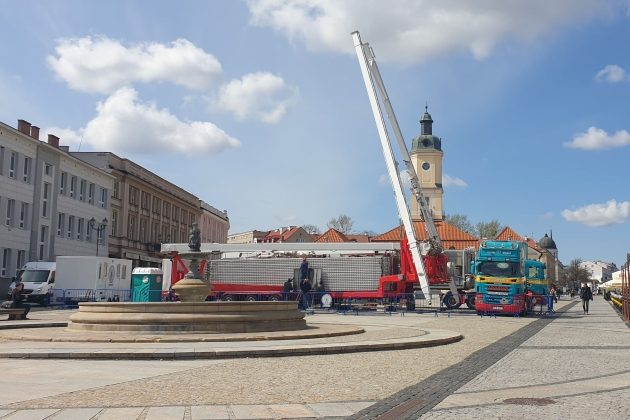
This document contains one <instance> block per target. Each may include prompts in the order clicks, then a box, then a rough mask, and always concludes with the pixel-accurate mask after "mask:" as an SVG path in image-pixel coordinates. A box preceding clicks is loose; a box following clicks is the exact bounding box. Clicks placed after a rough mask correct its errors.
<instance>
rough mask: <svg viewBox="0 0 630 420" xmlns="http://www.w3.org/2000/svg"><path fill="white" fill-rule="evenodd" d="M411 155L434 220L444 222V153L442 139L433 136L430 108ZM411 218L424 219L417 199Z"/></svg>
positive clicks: (421, 120) (422, 122)
mask: <svg viewBox="0 0 630 420" xmlns="http://www.w3.org/2000/svg"><path fill="white" fill-rule="evenodd" d="M410 155H411V163H412V164H413V166H414V168H416V173H417V174H418V181H419V182H420V187H421V188H422V193H423V194H424V196H425V198H426V199H427V202H428V205H429V209H431V214H432V216H433V219H435V220H443V219H444V207H443V206H442V196H443V194H444V191H443V189H442V161H443V159H444V152H442V139H440V138H439V137H437V136H434V135H433V119H432V118H431V114H429V110H428V106H425V109H424V114H422V118H421V119H420V135H419V136H417V137H415V138H414V139H413V141H412V146H411V153H410ZM411 217H412V219H414V220H421V219H422V213H421V212H420V208H419V206H418V203H417V202H416V200H415V199H412V200H411Z"/></svg>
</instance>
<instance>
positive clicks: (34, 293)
mask: <svg viewBox="0 0 630 420" xmlns="http://www.w3.org/2000/svg"><path fill="white" fill-rule="evenodd" d="M56 269H57V264H56V263H54V262H47V261H33V262H27V263H26V264H25V265H24V266H23V267H22V268H21V269H20V270H19V271H18V275H17V277H16V281H21V282H22V283H24V291H23V292H22V293H23V296H24V299H25V300H26V301H27V302H36V303H39V304H40V305H42V306H46V305H48V304H50V297H51V295H52V288H53V287H55V271H56ZM14 287H15V282H13V283H11V285H10V286H9V299H10V298H11V293H12V292H13V288H14Z"/></svg>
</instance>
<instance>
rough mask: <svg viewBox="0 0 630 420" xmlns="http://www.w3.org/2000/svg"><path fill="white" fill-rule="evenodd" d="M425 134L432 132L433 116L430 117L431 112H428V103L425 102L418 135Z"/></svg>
mask: <svg viewBox="0 0 630 420" xmlns="http://www.w3.org/2000/svg"><path fill="white" fill-rule="evenodd" d="M425 134H428V135H432V134H433V118H431V114H429V104H428V103H426V104H425V106H424V114H422V118H420V135H425Z"/></svg>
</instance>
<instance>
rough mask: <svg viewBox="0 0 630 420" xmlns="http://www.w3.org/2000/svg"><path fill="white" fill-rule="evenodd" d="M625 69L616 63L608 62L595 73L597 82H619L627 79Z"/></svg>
mask: <svg viewBox="0 0 630 420" xmlns="http://www.w3.org/2000/svg"><path fill="white" fill-rule="evenodd" d="M627 79H628V78H627V76H626V71H625V70H624V69H622V68H621V67H619V66H618V65H616V64H609V65H607V66H606V67H604V68H603V69H601V70H600V71H598V72H597V74H596V75H595V80H596V81H598V82H608V83H619V82H623V81H624V80H627Z"/></svg>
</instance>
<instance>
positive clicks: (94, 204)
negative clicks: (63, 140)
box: [0, 120, 114, 278]
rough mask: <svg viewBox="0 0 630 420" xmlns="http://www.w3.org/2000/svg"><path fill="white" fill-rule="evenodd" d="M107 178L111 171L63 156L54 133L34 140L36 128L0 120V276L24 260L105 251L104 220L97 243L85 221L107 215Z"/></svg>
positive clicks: (9, 273)
mask: <svg viewBox="0 0 630 420" xmlns="http://www.w3.org/2000/svg"><path fill="white" fill-rule="evenodd" d="M113 182H114V178H113V177H112V176H111V175H109V174H107V173H105V172H103V171H100V170H99V169H97V168H95V167H93V166H92V165H90V164H87V163H85V162H83V161H81V160H79V159H76V158H74V157H72V156H71V155H70V154H68V152H67V149H66V148H63V147H60V146H59V138H58V137H56V136H54V135H49V136H48V141H47V142H43V141H40V140H39V128H38V127H37V126H33V125H31V124H30V123H29V122H27V121H25V120H19V121H18V128H17V129H15V128H13V127H11V126H9V125H7V124H4V123H0V252H1V255H0V277H3V278H7V277H9V278H10V277H13V276H14V275H15V273H16V270H17V269H18V268H19V267H21V266H22V265H23V264H24V263H25V262H27V261H38V260H39V261H54V260H55V258H56V257H57V256H58V255H96V253H97V250H98V253H99V254H100V255H107V241H106V240H104V239H103V238H106V235H107V227H106V224H105V226H104V227H103V228H102V229H101V234H102V236H101V242H100V243H99V241H98V235H94V234H93V230H94V229H91V228H88V224H89V223H88V221H89V220H91V219H92V218H94V220H95V221H99V222H100V223H101V224H103V223H102V222H103V221H104V220H106V219H107V217H108V216H109V210H110V209H109V201H110V200H109V194H110V192H111V188H112V186H113ZM71 185H74V193H73V194H72V196H70V195H69V189H70V186H71ZM82 188H84V190H82ZM60 191H64V192H62V193H60ZM81 191H83V194H81ZM90 192H91V193H92V197H93V200H90V198H89V197H90V195H89V194H90ZM91 226H92V227H95V228H96V229H98V226H99V224H98V223H97V224H96V226H94V225H91Z"/></svg>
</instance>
